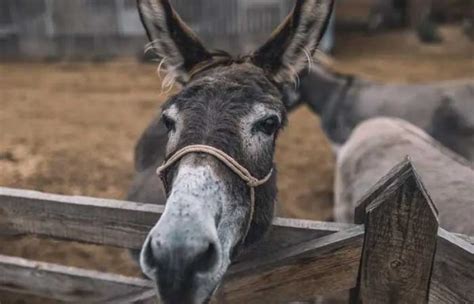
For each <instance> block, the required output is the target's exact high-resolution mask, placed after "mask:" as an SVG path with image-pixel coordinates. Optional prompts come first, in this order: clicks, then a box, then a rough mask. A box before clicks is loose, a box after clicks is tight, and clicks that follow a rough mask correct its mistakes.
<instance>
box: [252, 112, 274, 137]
mask: <svg viewBox="0 0 474 304" xmlns="http://www.w3.org/2000/svg"><path fill="white" fill-rule="evenodd" d="M279 125H280V121H279V120H278V117H277V116H275V115H272V116H270V117H267V118H265V119H263V120H261V121H259V122H257V123H256V124H255V130H256V131H258V132H263V133H265V134H267V135H272V134H273V133H275V131H276V130H277V129H278V127H279Z"/></svg>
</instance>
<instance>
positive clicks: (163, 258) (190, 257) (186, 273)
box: [141, 228, 219, 298]
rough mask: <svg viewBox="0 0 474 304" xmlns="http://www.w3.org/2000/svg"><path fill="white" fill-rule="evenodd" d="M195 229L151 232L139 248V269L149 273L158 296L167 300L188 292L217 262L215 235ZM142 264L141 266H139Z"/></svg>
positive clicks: (210, 271)
mask: <svg viewBox="0 0 474 304" xmlns="http://www.w3.org/2000/svg"><path fill="white" fill-rule="evenodd" d="M198 230H199V229H197V228H195V229H190V230H187V231H183V230H181V229H176V230H171V231H170V233H166V232H165V233H159V232H157V233H151V234H150V235H149V238H148V240H147V242H146V243H145V244H144V247H143V248H142V256H143V260H142V265H141V266H142V268H148V269H150V268H151V270H152V272H153V277H152V279H154V280H156V282H157V283H158V286H159V289H160V293H161V294H162V296H164V297H165V298H166V294H168V295H169V296H170V297H171V298H173V297H175V296H176V295H177V294H179V293H182V292H183V291H185V290H188V289H191V288H192V286H193V281H194V279H195V278H196V277H197V276H198V275H204V276H206V275H212V273H213V272H214V271H215V269H216V266H217V264H218V262H219V243H218V240H217V236H214V235H215V234H213V233H206V231H198ZM143 264H145V265H143Z"/></svg>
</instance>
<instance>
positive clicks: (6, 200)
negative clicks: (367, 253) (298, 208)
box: [0, 187, 354, 260]
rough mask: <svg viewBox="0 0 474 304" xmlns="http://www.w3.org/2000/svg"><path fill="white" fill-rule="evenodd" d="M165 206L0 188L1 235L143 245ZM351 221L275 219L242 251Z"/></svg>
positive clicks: (287, 242)
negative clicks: (257, 240)
mask: <svg viewBox="0 0 474 304" xmlns="http://www.w3.org/2000/svg"><path fill="white" fill-rule="evenodd" d="M163 210H164V206H163V205H151V204H142V203H134V202H127V201H119V200H110V199H97V198H92V197H83V196H67V195H57V194H48V193H42V192H37V191H28V190H19V189H11V188H2V187H0V235H24V234H29V235H36V236H39V237H45V238H53V239H60V240H71V241H79V242H86V243H93V244H99V245H110V246H115V247H123V248H129V249H140V248H141V246H142V243H143V241H144V239H145V237H146V235H147V233H148V231H149V230H150V229H151V228H152V227H153V226H154V225H155V224H156V222H157V221H158V219H159V217H160V215H161V214H162V212H163ZM351 227H354V225H351V224H339V223H326V222H318V221H307V220H295V219H285V218H275V219H274V221H273V225H272V228H271V229H270V231H269V234H268V235H267V236H266V238H265V240H264V241H262V242H261V243H259V244H258V245H257V246H255V248H251V249H249V250H248V252H246V253H243V254H242V256H243V257H245V258H244V260H248V259H253V258H256V257H257V256H261V255H265V253H266V252H272V251H274V250H275V249H277V248H285V247H288V246H292V245H295V244H298V243H301V242H304V241H307V240H311V239H314V238H317V237H320V236H324V235H328V234H331V233H334V232H338V231H341V230H344V229H347V228H351Z"/></svg>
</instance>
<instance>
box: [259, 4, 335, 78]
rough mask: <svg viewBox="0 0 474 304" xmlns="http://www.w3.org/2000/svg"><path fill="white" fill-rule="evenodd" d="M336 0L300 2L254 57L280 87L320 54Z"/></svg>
mask: <svg viewBox="0 0 474 304" xmlns="http://www.w3.org/2000/svg"><path fill="white" fill-rule="evenodd" d="M332 7H333V0H297V1H296V4H295V7H294V9H293V11H292V12H291V13H290V15H288V17H287V18H286V19H285V21H284V22H283V23H282V24H281V25H280V26H279V27H278V28H277V29H276V30H275V32H274V33H273V34H272V36H271V37H270V39H269V40H268V41H267V42H266V43H265V44H264V45H263V46H262V47H260V48H259V49H258V50H257V51H255V52H254V53H253V55H252V62H253V63H254V64H255V65H257V66H259V67H261V68H262V69H263V70H264V71H265V72H266V73H267V75H268V76H269V77H270V78H272V79H273V80H274V81H275V82H276V83H279V84H284V83H288V82H292V81H293V80H294V79H295V78H296V77H297V75H298V74H299V73H301V72H302V71H303V70H304V69H305V67H306V66H307V64H308V62H309V61H310V60H312V56H313V54H314V52H315V51H316V49H317V47H318V44H319V41H320V40H321V38H322V36H323V34H324V32H325V31H326V27H327V24H328V23H329V17H330V15H331V12H332Z"/></svg>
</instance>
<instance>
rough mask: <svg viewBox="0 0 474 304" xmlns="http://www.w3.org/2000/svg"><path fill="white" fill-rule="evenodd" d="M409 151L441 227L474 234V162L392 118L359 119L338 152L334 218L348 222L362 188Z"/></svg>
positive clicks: (407, 124) (410, 125)
mask: <svg viewBox="0 0 474 304" xmlns="http://www.w3.org/2000/svg"><path fill="white" fill-rule="evenodd" d="M407 155H408V156H409V157H410V158H411V160H412V162H413V164H414V166H415V169H416V170H417V171H418V173H419V174H420V176H421V178H422V181H423V183H424V185H425V187H426V189H427V192H428V193H429V194H430V196H431V198H432V200H433V202H434V204H435V205H436V207H437V209H438V211H439V219H440V225H441V227H443V228H445V229H447V230H448V231H451V232H456V233H463V234H468V235H474V221H473V218H474V168H473V165H472V163H471V162H468V161H466V160H465V159H464V158H462V157H459V156H458V155H456V154H455V153H452V152H451V151H450V150H448V149H446V148H445V147H444V146H442V145H440V144H439V143H438V142H437V141H436V140H434V139H433V138H432V137H430V136H429V135H428V134H426V133H425V132H424V131H423V130H421V129H419V128H418V127H416V126H414V125H412V124H410V123H408V122H406V121H403V120H400V119H394V118H374V119H370V120H367V121H366V122H363V123H361V124H360V125H359V126H358V127H357V128H356V129H355V130H354V132H353V133H352V135H351V136H350V138H349V140H348V141H347V142H346V143H345V144H344V145H343V146H342V148H341V149H340V151H339V153H338V159H337V166H336V181H335V189H334V193H335V218H336V220H337V221H342V222H353V218H354V208H355V207H356V204H357V202H358V201H359V200H360V199H361V198H362V197H363V195H364V194H365V193H366V192H367V190H368V189H369V188H370V187H372V186H373V185H374V184H375V183H376V182H377V181H378V180H379V179H380V178H382V177H383V176H384V175H385V174H387V173H388V172H389V171H390V169H391V168H392V167H394V166H395V165H396V164H398V163H399V162H401V161H402V160H403V159H404V158H405V156H407Z"/></svg>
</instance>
